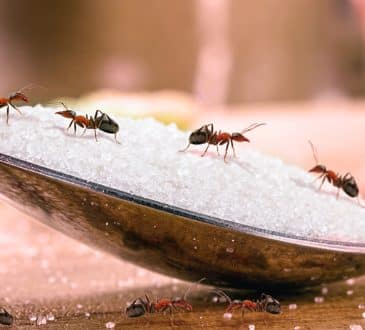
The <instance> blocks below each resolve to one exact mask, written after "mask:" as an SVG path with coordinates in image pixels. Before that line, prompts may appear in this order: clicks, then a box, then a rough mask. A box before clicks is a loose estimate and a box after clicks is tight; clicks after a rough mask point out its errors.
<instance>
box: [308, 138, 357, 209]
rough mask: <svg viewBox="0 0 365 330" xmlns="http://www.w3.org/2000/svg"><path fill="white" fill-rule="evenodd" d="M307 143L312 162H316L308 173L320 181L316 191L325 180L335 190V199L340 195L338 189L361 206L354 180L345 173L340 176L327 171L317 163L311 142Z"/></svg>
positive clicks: (314, 149) (349, 174)
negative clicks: (355, 198)
mask: <svg viewBox="0 0 365 330" xmlns="http://www.w3.org/2000/svg"><path fill="white" fill-rule="evenodd" d="M308 142H309V144H310V146H311V148H312V153H313V157H314V160H315V161H316V165H315V166H314V167H313V168H311V169H310V170H309V172H312V173H319V174H320V175H319V177H318V178H317V179H316V180H318V179H322V181H321V184H320V186H319V188H318V190H320V189H321V188H322V186H323V184H324V182H325V181H326V180H327V181H328V182H329V183H330V184H332V185H333V186H335V187H336V188H337V195H336V198H337V199H338V197H339V194H340V189H342V190H343V191H344V192H345V193H346V194H347V195H348V196H350V197H357V201H358V203H359V205H360V206H362V205H361V203H360V200H359V187H358V186H357V183H356V181H355V178H354V177H353V176H352V175H351V173H349V172H347V173H346V174H345V175H343V176H341V175H339V174H338V173H335V172H334V171H331V170H328V169H327V168H326V166H324V165H320V164H319V163H318V155H317V150H316V148H315V147H314V145H313V143H312V142H311V141H308Z"/></svg>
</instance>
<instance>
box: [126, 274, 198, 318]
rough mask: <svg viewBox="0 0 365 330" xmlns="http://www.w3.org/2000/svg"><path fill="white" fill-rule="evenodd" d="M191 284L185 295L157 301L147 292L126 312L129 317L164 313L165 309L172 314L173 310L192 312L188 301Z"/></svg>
mask: <svg viewBox="0 0 365 330" xmlns="http://www.w3.org/2000/svg"><path fill="white" fill-rule="evenodd" d="M204 280H205V278H202V279H200V280H199V281H198V282H196V283H194V284H193V285H197V284H199V283H200V282H202V281H204ZM191 287H192V286H190V287H189V288H188V289H187V290H186V291H185V294H184V296H183V297H182V298H181V297H174V298H171V299H169V298H162V299H157V300H156V301H151V300H150V298H149V297H148V295H147V294H145V296H144V297H139V298H137V299H135V300H134V301H133V302H132V303H131V304H130V305H129V306H128V307H127V308H126V311H125V312H126V314H127V316H128V317H139V316H142V315H144V314H146V313H163V312H165V311H169V312H170V314H172V312H173V310H176V311H178V310H185V311H187V312H191V311H192V310H193V307H192V306H191V305H190V304H189V303H188V301H187V296H188V293H189V291H190V290H191Z"/></svg>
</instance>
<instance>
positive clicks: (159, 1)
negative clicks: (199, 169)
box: [0, 0, 365, 105]
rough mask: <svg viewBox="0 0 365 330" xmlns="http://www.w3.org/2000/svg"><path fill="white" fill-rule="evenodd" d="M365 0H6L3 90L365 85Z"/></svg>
mask: <svg viewBox="0 0 365 330" xmlns="http://www.w3.org/2000/svg"><path fill="white" fill-rule="evenodd" d="M363 15H364V4H363V1H362V0H357V1H356V0H354V1H350V0H348V1H346V0H323V1H316V0H296V1H285V2H284V3H283V1H279V0H263V1H260V2H259V3H256V2H250V1H231V0H186V1H179V0H155V1H149V2H146V1H143V0H133V1H131V0H124V1H120V0H109V1H107V2H104V1H100V0H54V1H47V0H33V1H26V0H1V1H0V18H1V19H0V65H1V68H2V74H1V78H0V90H1V91H3V93H9V92H10V91H13V90H16V89H18V88H20V87H22V86H24V85H26V84H28V83H29V82H32V83H37V84H40V85H42V86H45V87H46V88H47V89H46V90H42V91H37V94H40V95H37V96H38V97H42V98H43V99H46V98H54V97H59V96H60V95H67V96H80V95H82V94H85V93H87V92H90V91H94V90H96V89H99V88H113V89H117V90H119V91H141V90H143V91H156V90H161V89H173V90H178V91H184V92H187V93H189V94H192V95H193V97H194V98H195V99H197V100H199V101H200V102H202V103H203V104H213V105H214V104H237V103H242V102H252V101H277V100H304V99H313V98H323V97H333V96H349V97H359V96H362V95H364V93H365V84H364V70H365V69H364V68H365V65H364V60H365V57H364V53H363V52H364V46H363V41H364V35H363V33H362V32H363V30H362V27H364V24H362V20H361V18H362V16H363Z"/></svg>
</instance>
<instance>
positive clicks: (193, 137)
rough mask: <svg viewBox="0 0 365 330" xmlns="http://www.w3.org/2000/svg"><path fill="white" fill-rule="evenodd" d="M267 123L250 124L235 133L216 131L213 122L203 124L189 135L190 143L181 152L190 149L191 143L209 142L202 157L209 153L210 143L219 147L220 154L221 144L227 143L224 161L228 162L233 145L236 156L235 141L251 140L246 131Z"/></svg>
mask: <svg viewBox="0 0 365 330" xmlns="http://www.w3.org/2000/svg"><path fill="white" fill-rule="evenodd" d="M262 125H266V124H265V123H255V124H252V125H250V126H249V127H247V128H245V129H244V130H243V131H241V132H240V133H238V132H234V133H227V132H222V131H220V130H219V131H215V130H214V126H213V124H208V125H203V126H202V127H200V128H199V129H197V130H195V131H193V132H192V133H191V134H190V136H189V143H188V145H187V147H186V148H185V149H183V150H180V151H181V152H185V151H186V150H188V148H189V147H190V145H191V144H205V143H207V144H208V145H207V147H206V149H205V150H204V152H203V154H202V155H201V156H202V157H204V156H205V154H206V153H207V151H208V149H209V146H210V145H215V146H216V147H217V153H218V155H219V149H218V146H219V145H226V150H225V153H224V161H225V162H226V158H227V154H228V148H229V146H230V145H231V147H232V150H233V155H234V157H236V151H235V149H234V144H233V141H235V142H250V140H249V139H248V138H246V137H245V136H244V134H245V133H247V132H249V131H252V130H253V129H255V128H257V127H259V126H262Z"/></svg>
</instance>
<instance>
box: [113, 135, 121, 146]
mask: <svg viewBox="0 0 365 330" xmlns="http://www.w3.org/2000/svg"><path fill="white" fill-rule="evenodd" d="M114 139H115V142H116V143H118V144H120V142H119V141H118V139H117V133H115V134H114Z"/></svg>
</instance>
